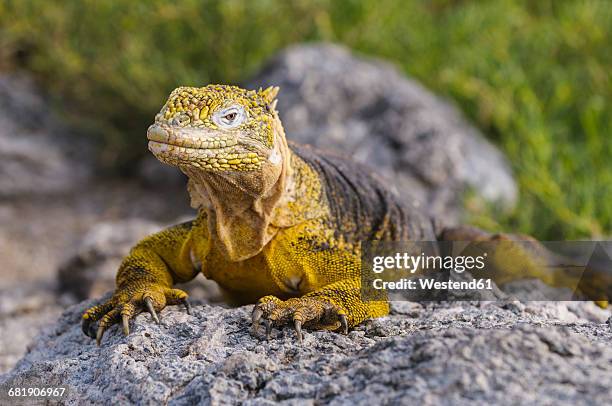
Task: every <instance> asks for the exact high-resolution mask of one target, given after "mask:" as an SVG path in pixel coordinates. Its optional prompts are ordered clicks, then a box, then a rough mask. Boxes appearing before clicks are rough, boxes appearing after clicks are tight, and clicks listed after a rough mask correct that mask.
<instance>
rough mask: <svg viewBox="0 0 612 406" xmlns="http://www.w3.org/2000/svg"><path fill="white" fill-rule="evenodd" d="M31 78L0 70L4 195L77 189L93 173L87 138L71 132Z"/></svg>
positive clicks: (0, 165) (0, 184)
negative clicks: (68, 135)
mask: <svg viewBox="0 0 612 406" xmlns="http://www.w3.org/2000/svg"><path fill="white" fill-rule="evenodd" d="M67 133H68V130H67V128H66V126H64V125H62V124H60V122H59V121H58V120H57V119H56V118H55V117H54V115H53V114H52V113H51V111H50V106H49V104H48V103H47V102H46V100H45V99H44V97H43V96H42V95H41V93H40V91H39V90H38V89H37V88H36V86H35V85H34V84H33V82H32V80H30V79H29V78H26V77H24V76H19V75H0V198H14V197H19V196H24V195H26V196H29V195H44V194H49V193H58V192H63V191H66V190H74V189H75V188H76V187H78V185H80V184H82V182H83V181H84V180H85V179H87V177H88V176H89V175H90V173H91V169H90V166H89V165H88V164H86V163H85V162H84V161H85V159H84V158H85V157H86V156H88V154H89V153H90V151H91V148H90V146H89V145H88V144H87V143H86V142H85V141H83V140H77V139H75V138H74V137H70V138H68V137H67Z"/></svg>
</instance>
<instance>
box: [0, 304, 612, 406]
mask: <svg viewBox="0 0 612 406" xmlns="http://www.w3.org/2000/svg"><path fill="white" fill-rule="evenodd" d="M92 303H93V302H92V301H89V302H83V303H80V304H78V305H75V306H73V307H71V308H69V309H68V310H66V311H65V312H64V314H63V315H62V316H61V317H60V319H59V321H58V323H57V324H56V325H54V326H52V327H50V328H47V329H46V330H45V331H44V332H43V333H42V334H41V335H40V336H39V337H38V338H37V339H36V340H35V341H34V342H33V344H32V346H31V348H30V350H29V352H28V353H27V355H26V356H25V358H23V359H22V360H21V361H20V362H19V363H18V365H17V366H16V368H15V369H14V370H13V371H12V372H11V373H9V374H6V375H4V376H0V384H1V385H2V386H4V387H9V386H32V385H36V384H38V385H40V384H45V385H47V386H49V385H51V386H54V385H64V386H67V387H68V394H67V397H66V398H64V399H63V400H64V401H65V402H66V404H83V403H88V404H125V403H130V402H132V403H139V404H171V405H182V404H185V405H187V404H198V403H199V404H209V403H211V402H212V403H213V404H247V405H267V404H270V405H271V404H275V403H277V402H282V403H284V404H320V403H330V404H381V403H387V404H397V403H411V404H415V403H416V404H419V403H424V404H474V403H476V404H486V403H491V402H494V403H495V404H553V403H554V404H603V403H606V402H608V401H609V400H610V398H611V397H612V348H611V347H610V345H609V343H610V340H611V339H612V331H611V329H610V325H608V324H607V323H606V322H605V320H606V319H607V318H608V317H609V315H610V313H609V312H608V311H603V310H601V309H598V308H596V307H595V306H594V305H592V304H591V303H588V302H584V303H578V302H576V303H539V302H533V303H527V304H522V303H513V302H488V303H487V302H481V303H480V304H478V303H475V302H459V303H439V304H433V303H430V304H418V303H409V302H401V303H399V302H397V303H394V305H393V311H392V315H391V316H389V317H386V318H382V319H378V320H372V321H369V322H367V323H366V324H365V325H362V326H359V327H358V328H356V329H355V330H353V331H351V332H350V333H349V335H348V336H343V335H339V334H336V333H332V332H324V331H323V332H322V331H318V332H308V333H306V334H305V338H304V344H303V346H300V345H298V344H297V342H296V340H295V334H294V332H293V331H292V330H290V329H282V330H279V329H275V330H274V331H273V333H272V338H271V340H270V341H267V342H266V341H263V340H261V337H260V336H258V335H254V334H252V332H251V329H250V323H249V318H250V312H251V310H252V307H251V306H246V307H241V308H236V309H224V308H221V307H218V306H211V305H198V306H196V307H195V309H194V312H193V314H192V315H191V316H190V315H187V314H186V313H185V312H184V311H183V310H181V309H178V308H176V307H172V308H167V309H165V310H164V311H163V312H162V313H161V316H162V324H161V325H159V326H158V325H156V324H154V323H152V322H151V319H150V316H149V315H148V314H142V315H140V316H138V317H137V318H136V320H135V321H134V322H133V324H132V334H131V335H130V336H128V337H127V338H126V337H123V336H122V334H121V333H120V330H119V329H118V327H113V328H111V329H110V330H109V331H108V333H107V335H106V336H105V338H104V341H103V343H102V346H101V347H96V345H95V343H94V342H93V340H91V339H89V338H87V337H85V336H84V335H83V334H82V332H81V331H80V327H79V318H80V315H81V314H82V312H83V310H84V309H85V308H86V307H87V306H89V305H91V304H92Z"/></svg>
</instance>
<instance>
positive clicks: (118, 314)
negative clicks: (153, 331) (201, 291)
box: [81, 284, 191, 345]
mask: <svg viewBox="0 0 612 406" xmlns="http://www.w3.org/2000/svg"><path fill="white" fill-rule="evenodd" d="M187 297H188V295H187V293H185V292H184V291H182V290H180V289H171V288H167V287H164V286H161V285H155V284H148V285H146V286H142V285H140V286H129V287H124V288H120V289H117V291H116V292H115V294H114V295H113V297H111V298H110V299H109V300H108V301H106V302H105V303H102V304H100V305H97V306H94V307H91V308H89V309H88V310H87V311H86V312H85V313H84V314H83V322H82V325H81V327H82V329H83V333H85V335H87V336H89V337H91V338H95V339H96V343H97V344H98V345H100V342H101V341H102V337H103V336H104V332H105V331H106V329H108V328H109V327H110V326H112V325H113V324H115V323H117V322H118V321H119V320H121V322H122V325H123V334H125V335H128V334H130V325H129V322H130V319H131V318H132V317H134V316H136V315H138V314H140V313H142V312H143V311H147V312H149V313H150V314H151V318H152V319H153V320H155V322H156V323H157V324H159V323H160V321H159V317H158V316H157V313H158V312H160V311H161V310H162V309H163V308H164V307H166V305H175V304H183V305H184V306H185V308H186V310H187V313H189V314H191V305H190V304H189V301H188V299H187ZM98 320H99V323H98V328H97V329H95V328H94V326H93V323H95V322H96V321H98Z"/></svg>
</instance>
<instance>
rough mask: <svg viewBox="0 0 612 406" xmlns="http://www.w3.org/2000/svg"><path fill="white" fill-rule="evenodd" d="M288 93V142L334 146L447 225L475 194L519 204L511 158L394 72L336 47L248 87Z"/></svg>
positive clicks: (276, 68)
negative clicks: (467, 197) (463, 202)
mask: <svg viewBox="0 0 612 406" xmlns="http://www.w3.org/2000/svg"><path fill="white" fill-rule="evenodd" d="M271 85H276V86H280V89H281V90H280V93H279V97H278V110H279V112H280V116H281V119H282V121H283V124H284V127H285V130H286V133H287V137H288V139H290V140H294V141H297V142H300V143H306V144H311V145H314V146H316V147H319V148H323V149H333V150H336V151H337V152H340V153H342V154H344V155H346V156H349V157H351V158H353V159H355V160H357V161H359V162H361V163H364V164H367V165H369V166H370V167H371V168H372V169H373V170H375V171H377V172H379V173H380V174H381V175H383V176H384V177H385V178H386V179H387V181H388V182H389V185H390V186H392V187H394V188H395V189H396V190H397V191H398V193H399V195H400V196H401V197H402V198H403V199H406V200H408V201H413V202H415V203H416V204H419V205H421V206H423V207H424V208H425V209H426V210H427V211H429V212H430V214H432V215H434V216H436V217H437V218H438V219H440V220H442V221H444V222H446V223H454V222H456V221H457V219H458V216H459V215H460V213H461V212H462V208H461V194H462V192H464V191H465V190H466V189H468V188H470V189H473V190H474V191H475V192H476V193H477V194H479V195H480V196H482V197H483V198H485V199H486V200H488V201H491V202H496V203H499V204H500V205H501V206H506V207H511V206H513V205H514V203H515V201H516V199H517V186H516V183H515V181H514V179H513V177H512V173H511V171H510V169H509V165H508V163H507V161H506V159H505V158H504V156H503V155H502V154H501V153H500V152H499V150H497V148H495V147H494V146H493V145H492V144H491V143H490V142H488V141H487V140H485V139H484V137H483V136H482V135H481V134H480V133H479V132H478V130H476V129H475V128H474V127H473V126H471V125H469V124H468V123H467V122H466V121H465V120H464V119H463V118H462V116H461V114H460V113H459V112H458V110H457V109H456V108H454V107H453V106H452V105H451V104H449V103H448V102H447V101H445V100H443V99H441V98H439V97H437V96H435V95H434V94H432V93H431V92H430V91H428V90H427V89H425V88H424V87H423V86H421V85H420V84H419V83H418V82H417V81H415V80H412V79H410V78H407V77H406V76H405V75H404V74H402V73H400V72H399V71H398V70H397V69H396V68H394V67H393V66H392V65H390V64H388V63H385V62H382V61H380V60H376V59H368V58H363V57H359V56H356V55H354V54H351V53H350V52H349V50H347V49H345V48H342V47H340V46H336V45H330V44H310V45H297V46H293V47H290V48H288V49H286V50H285V51H283V52H281V53H280V54H279V55H278V56H276V57H275V58H273V59H272V60H271V61H270V62H269V63H268V64H267V65H266V66H265V67H264V68H263V69H262V71H261V72H260V73H259V74H258V75H257V76H256V77H255V78H254V79H253V80H251V81H250V82H248V85H247V87H249V88H257V87H260V86H261V87H267V86H271Z"/></svg>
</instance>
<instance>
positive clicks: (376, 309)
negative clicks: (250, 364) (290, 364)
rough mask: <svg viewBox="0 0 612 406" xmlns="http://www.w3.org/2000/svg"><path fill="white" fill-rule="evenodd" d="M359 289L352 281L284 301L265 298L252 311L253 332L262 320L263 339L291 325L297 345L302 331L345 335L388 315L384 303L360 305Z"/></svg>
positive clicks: (270, 297) (353, 280) (358, 281)
mask: <svg viewBox="0 0 612 406" xmlns="http://www.w3.org/2000/svg"><path fill="white" fill-rule="evenodd" d="M360 288H361V280H360V279H359V278H352V279H344V280H340V281H338V282H334V283H331V284H329V285H326V286H324V287H323V288H321V289H318V290H315V291H313V292H310V293H307V294H305V295H304V296H302V297H299V298H291V299H288V300H285V301H283V300H281V299H279V298H277V297H276V296H265V297H263V298H261V299H260V300H259V302H258V304H257V305H256V306H255V308H254V309H253V318H252V321H253V328H254V330H255V331H257V329H258V327H259V322H260V321H261V320H262V319H263V320H264V323H265V326H266V338H269V337H270V333H271V330H272V326H277V327H280V326H283V325H287V324H292V325H293V326H294V329H295V331H296V334H297V338H298V340H299V342H300V343H301V342H302V338H303V337H302V327H305V328H309V329H314V330H317V329H325V330H340V331H341V332H343V333H344V334H346V333H348V328H349V327H354V326H356V325H357V324H359V323H361V322H362V321H364V320H366V319H368V318H374V317H381V316H385V315H386V314H388V313H389V304H388V303H387V302H386V301H367V302H366V301H363V300H362V298H361V289H360Z"/></svg>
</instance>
